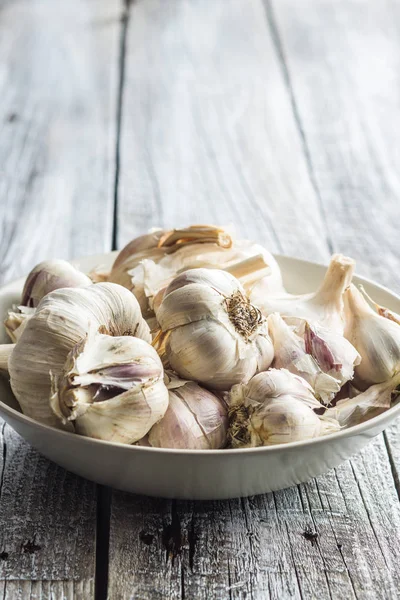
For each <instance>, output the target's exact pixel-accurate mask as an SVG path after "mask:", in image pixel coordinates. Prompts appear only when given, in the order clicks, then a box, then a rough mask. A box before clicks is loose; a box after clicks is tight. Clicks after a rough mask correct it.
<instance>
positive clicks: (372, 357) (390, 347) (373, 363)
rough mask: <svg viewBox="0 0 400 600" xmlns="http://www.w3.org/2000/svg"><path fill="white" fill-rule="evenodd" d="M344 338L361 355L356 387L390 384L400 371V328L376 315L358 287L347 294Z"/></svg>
mask: <svg viewBox="0 0 400 600" xmlns="http://www.w3.org/2000/svg"><path fill="white" fill-rule="evenodd" d="M344 301H345V315H346V328H345V332H344V335H345V337H346V338H347V339H348V340H349V341H350V342H351V343H352V344H353V346H354V347H355V348H356V349H357V351H358V352H359V354H360V356H361V363H360V364H359V365H358V366H356V368H355V385H356V387H358V388H360V389H361V390H365V389H367V388H368V387H369V386H370V385H373V384H375V383H381V382H384V381H387V380H389V379H391V377H393V375H394V374H395V373H396V372H397V371H398V370H399V368H400V326H399V325H398V324H397V323H396V322H395V321H393V320H390V319H387V318H385V317H383V316H380V315H378V314H376V312H375V311H373V310H372V308H371V307H370V306H369V304H368V302H367V301H366V300H365V298H364V297H363V296H362V294H361V292H360V291H359V290H358V289H357V288H356V287H355V286H354V285H352V286H350V287H349V288H348V289H347V290H346V292H345V294H344Z"/></svg>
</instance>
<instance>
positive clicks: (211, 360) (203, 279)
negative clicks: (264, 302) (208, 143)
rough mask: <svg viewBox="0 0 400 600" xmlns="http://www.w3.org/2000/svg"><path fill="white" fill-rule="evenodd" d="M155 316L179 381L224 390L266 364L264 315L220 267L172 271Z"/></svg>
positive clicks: (268, 352) (267, 341) (270, 355)
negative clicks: (173, 272)
mask: <svg viewBox="0 0 400 600" xmlns="http://www.w3.org/2000/svg"><path fill="white" fill-rule="evenodd" d="M156 316H157V320H158V322H159V324H160V327H161V331H162V337H163V338H164V343H165V352H166V356H167V359H168V361H169V363H170V365H171V368H172V369H173V370H174V371H176V372H177V373H178V374H179V375H180V376H181V377H182V378H184V379H193V380H195V381H198V382H200V383H204V384H206V385H207V386H208V387H211V388H215V389H225V390H226V389H229V388H230V387H231V386H232V385H233V384H235V383H240V382H243V381H248V380H249V379H250V377H252V376H253V375H254V374H255V373H256V372H258V371H263V370H265V369H267V368H268V367H269V365H270V364H271V362H272V358H273V348H272V342H271V340H270V338H269V336H268V326H267V323H266V321H265V319H264V318H263V317H262V316H261V313H260V311H259V310H258V309H257V308H256V307H255V306H253V305H252V304H250V302H249V301H248V299H247V298H246V296H245V294H244V290H243V288H242V286H241V285H240V283H239V282H238V281H237V279H235V277H233V275H231V274H230V273H226V272H225V271H220V270H218V269H192V270H189V271H185V272H184V273H182V274H181V275H178V276H177V277H176V278H175V279H174V280H173V281H172V282H171V283H170V284H169V286H168V288H167V290H166V292H165V295H164V297H163V300H162V302H161V304H160V307H159V308H158V310H157V314H156Z"/></svg>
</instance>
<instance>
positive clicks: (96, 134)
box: [0, 0, 122, 281]
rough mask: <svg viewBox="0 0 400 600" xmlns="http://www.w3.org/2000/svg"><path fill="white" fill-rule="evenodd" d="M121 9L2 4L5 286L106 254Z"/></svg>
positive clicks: (0, 170) (0, 156) (41, 0)
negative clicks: (62, 263)
mask: <svg viewBox="0 0 400 600" xmlns="http://www.w3.org/2000/svg"><path fill="white" fill-rule="evenodd" d="M120 4H122V0H121V2H119V1H118V0H116V1H115V2H107V0H101V1H100V2H97V3H96V5H95V4H94V3H93V2H90V0H87V1H85V2H79V1H75V0H74V1H72V2H68V3H62V4H59V3H54V2H51V0H34V1H32V2H30V1H21V2H5V1H4V0H1V1H0V32H1V35H0V94H1V98H2V101H1V105H0V135H1V144H0V165H1V166H0V198H1V211H0V225H1V228H2V235H1V239H0V252H1V256H2V262H1V271H0V275H1V278H2V280H3V281H4V280H5V279H11V278H13V277H16V276H18V275H20V274H22V273H26V272H27V270H28V269H29V268H30V267H31V266H32V265H33V264H34V263H36V262H39V261H40V260H43V259H45V258H49V257H52V256H57V257H61V258H71V257H74V256H79V255H80V254H90V253H93V252H96V251H98V252H101V251H106V250H108V249H109V247H110V239H111V232H112V225H113V223H112V214H113V193H114V192H113V186H114V176H115V164H114V162H115V161H114V154H115V134H116V124H115V114H116V97H117V68H118V53H119V32H120V22H119V18H120V13H121V8H120ZM44 23H46V26H45V27H44V26H43V24H44ZM22 244H23V251H22Z"/></svg>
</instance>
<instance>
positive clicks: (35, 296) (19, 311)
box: [4, 260, 92, 343]
mask: <svg viewBox="0 0 400 600" xmlns="http://www.w3.org/2000/svg"><path fill="white" fill-rule="evenodd" d="M91 284H92V281H91V280H90V279H89V277H88V276H87V275H85V274H84V273H82V272H81V271H79V270H78V269H77V268H76V267H74V266H73V265H72V264H71V263H69V262H67V261H66V260H46V261H44V262H41V263H39V264H38V265H36V267H34V268H33V269H32V271H31V272H30V273H29V275H28V277H27V278H26V281H25V285H24V288H23V291H22V299H21V306H18V308H16V307H14V308H13V309H12V310H9V311H8V316H7V318H6V319H5V321H4V326H5V329H6V332H7V334H8V336H9V337H10V339H11V341H12V342H14V343H15V342H16V341H17V340H18V338H19V337H20V336H21V333H22V331H23V329H24V327H25V325H26V321H27V319H28V318H30V317H31V316H32V315H33V314H34V312H35V311H34V309H35V307H36V306H38V304H39V302H40V301H41V300H42V298H44V296H46V294H48V293H49V292H53V291H54V290H58V289H60V288H66V287H87V286H89V285H91Z"/></svg>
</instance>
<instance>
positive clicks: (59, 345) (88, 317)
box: [0, 283, 151, 426]
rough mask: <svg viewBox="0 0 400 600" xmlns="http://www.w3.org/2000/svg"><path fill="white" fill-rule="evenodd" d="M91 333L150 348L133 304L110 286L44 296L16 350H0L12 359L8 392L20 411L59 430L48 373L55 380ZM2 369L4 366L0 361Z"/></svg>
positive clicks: (7, 347)
mask: <svg viewBox="0 0 400 600" xmlns="http://www.w3.org/2000/svg"><path fill="white" fill-rule="evenodd" d="M89 331H94V332H97V331H100V332H101V333H106V334H108V335H112V336H122V335H132V336H136V337H140V338H142V339H144V340H145V341H147V342H151V335H150V331H149V328H148V326H147V324H146V322H145V321H144V319H143V318H142V316H141V313H140V308H139V305H138V303H137V300H136V298H135V297H134V296H133V295H132V294H131V293H130V292H129V291H128V290H126V289H125V288H123V287H121V286H119V285H116V284H113V283H97V284H93V285H91V286H89V287H87V288H82V289H81V288H63V289H60V290H57V291H55V292H50V293H49V294H47V295H46V296H45V297H44V298H43V300H42V301H41V302H40V304H39V306H38V307H37V309H36V312H35V314H34V315H33V316H32V317H31V318H30V319H29V320H28V322H27V324H26V326H25V329H24V331H23V332H22V334H21V336H20V338H19V340H18V341H17V343H16V345H15V346H13V345H11V344H7V345H5V346H2V347H1V350H3V351H4V352H2V354H3V355H4V354H5V353H6V352H7V353H8V354H9V355H10V356H9V359H8V370H9V373H10V380H11V387H12V390H13V392H14V394H15V397H16V398H17V400H18V402H19V403H20V405H21V408H22V411H23V412H24V413H25V414H26V415H28V416H30V417H32V418H34V419H36V420H37V421H40V422H43V423H47V424H50V425H54V426H59V421H58V420H57V419H56V418H55V416H54V414H53V412H52V411H51V409H50V406H49V397H50V392H51V381H50V372H51V373H52V374H53V375H54V376H55V377H58V376H59V375H60V374H61V373H62V371H63V369H64V364H65V361H66V359H67V356H68V354H69V352H70V351H71V350H72V348H73V347H74V346H75V344H77V343H78V342H79V341H80V340H82V339H83V338H85V337H86V335H87V333H88V332H89ZM2 363H3V364H2V365H0V366H6V365H7V363H6V361H5V359H4V357H3V359H2Z"/></svg>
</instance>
